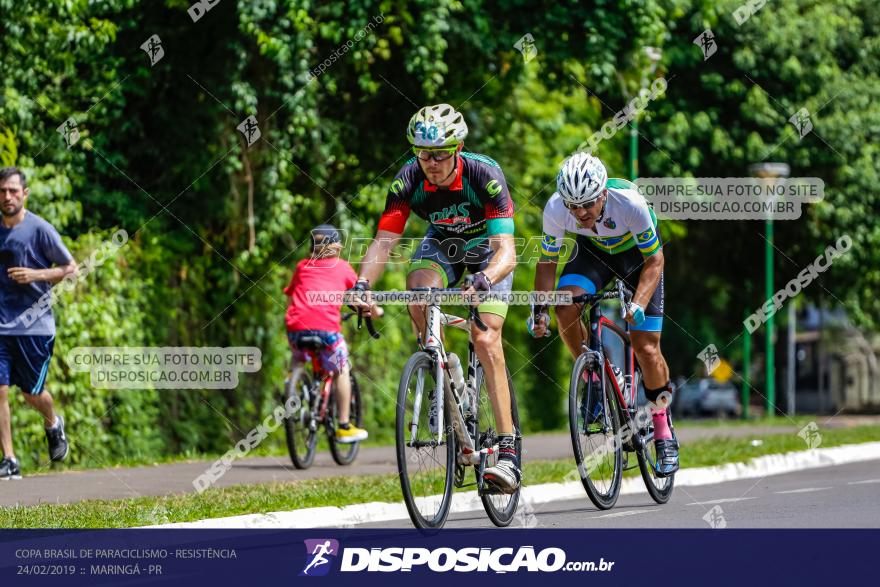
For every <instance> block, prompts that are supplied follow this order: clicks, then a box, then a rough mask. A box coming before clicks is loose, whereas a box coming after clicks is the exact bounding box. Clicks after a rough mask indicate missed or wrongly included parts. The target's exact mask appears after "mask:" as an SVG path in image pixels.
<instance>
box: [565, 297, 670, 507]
mask: <svg viewBox="0 0 880 587" xmlns="http://www.w3.org/2000/svg"><path fill="white" fill-rule="evenodd" d="M615 298H617V299H618V300H619V301H620V304H621V314H622V315H625V313H626V307H627V306H628V305H629V301H630V299H632V294H631V292H629V291H628V290H627V289H626V287H625V286H624V284H623V282H621V281H619V280H618V281H617V283H616V286H615V287H614V288H613V289H611V290H609V291H607V292H604V293H598V294H583V295H580V296H573V298H572V302H573V303H577V304H583V307H582V308H581V313H582V315H583V312H584V311H585V310H586V309H587V308H589V329H590V330H589V333H590V337H589V344H586V343H584V347H583V352H582V353H581V355H580V356H579V357H578V358H577V360H576V361H575V363H574V368H573V369H572V373H571V382H570V384H569V395H568V421H569V430H570V432H571V444H572V448H573V449H574V458H575V462H576V463H577V468H578V472H579V474H580V478H581V482H582V483H583V485H584V489H586V491H587V495H588V496H589V497H590V501H592V502H593V503H594V504H595V505H596V507H597V508H599V509H602V510H606V509H609V508H611V507H613V506H614V504H615V503H616V502H617V497H618V495H619V494H620V485H621V481H622V478H623V471H624V470H625V469H631V468H634V467H635V465H633V466H629V455H630V454H631V453H635V456H636V459H637V461H638V467H639V470H640V471H641V474H642V479H643V480H644V482H645V486H646V487H647V489H648V493H649V494H650V495H651V497H652V498H653V499H654V501H656V502H657V503H660V504H663V503H666V502H667V501H669V498H670V496H671V495H672V487H673V484H674V481H675V480H674V475H673V476H669V477H658V476H657V474H656V465H657V451H656V448H655V445H654V424H653V420H652V418H651V413H650V410H649V409H648V407H647V406H643V407H641V408H640V407H639V406H638V401H637V398H638V390H639V386H640V385H642V372H641V369H640V368H639V365H638V362H637V361H636V359H635V356H634V353H633V349H632V345H631V343H630V338H629V325H628V324H627V325H626V326H625V327H624V328H621V327H620V326H618V325H617V324H615V323H614V322H613V321H612V320H609V319H608V318H606V317H605V316H603V315H602V314H601V310H600V308H599V302H601V301H602V300H610V299H615ZM603 329H607V330H609V331H611V332H612V333H613V334H614V335H615V336H617V337H618V338H620V340H621V341H622V342H623V349H624V370H623V372H620V371H619V370H618V369H617V368H616V367H615V366H614V365H613V364H612V363H611V361H610V360H609V358H608V356H607V353H606V352H605V350H604V349H603V346H602V331H603Z"/></svg>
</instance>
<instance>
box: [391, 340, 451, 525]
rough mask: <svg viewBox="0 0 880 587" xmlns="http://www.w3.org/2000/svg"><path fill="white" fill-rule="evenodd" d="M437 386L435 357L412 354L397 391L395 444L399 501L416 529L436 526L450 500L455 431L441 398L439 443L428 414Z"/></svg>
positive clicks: (446, 512) (445, 511) (418, 353)
mask: <svg viewBox="0 0 880 587" xmlns="http://www.w3.org/2000/svg"><path fill="white" fill-rule="evenodd" d="M438 388H439V386H438V385H437V365H436V362H435V360H434V357H433V356H432V355H430V354H428V353H427V352H424V351H419V352H417V353H415V354H413V355H412V356H411V357H410V358H409V360H408V361H407V362H406V365H405V366H404V368H403V375H402V377H401V378H400V387H399V388H398V390H397V425H396V438H397V442H396V444H397V470H398V472H399V474H400V488H401V490H402V492H403V501H404V503H405V504H406V509H407V511H408V512H409V517H410V519H411V520H412V522H413V524H414V525H415V527H416V528H441V527H442V526H443V524H445V523H446V518H447V516H448V515H449V507H450V505H451V503H452V478H453V474H454V470H455V468H454V459H455V435H454V433H453V432H452V427H451V426H450V425H449V422H450V419H449V413H448V410H446V408H445V402H441V405H442V406H444V407H443V410H444V427H443V428H444V429H443V431H442V434H441V435H440V442H439V444H438V443H437V434H436V433H432V431H431V425H430V423H429V418H428V409H429V406H430V403H431V402H432V401H434V394H435V393H438V391H440V390H439V389H438ZM441 393H442V392H441Z"/></svg>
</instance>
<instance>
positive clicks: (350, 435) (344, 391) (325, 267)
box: [284, 224, 367, 444]
mask: <svg viewBox="0 0 880 587" xmlns="http://www.w3.org/2000/svg"><path fill="white" fill-rule="evenodd" d="M341 250H342V242H341V238H340V236H339V231H337V230H336V228H334V227H333V226H331V225H329V224H321V225H319V226H316V227H315V228H314V229H312V251H311V255H310V256H309V257H306V258H305V259H302V260H301V261H300V262H299V263H297V265H296V270H295V271H294V274H293V276H292V277H291V279H290V284H288V286H287V287H286V288H284V293H286V294H287V295H288V296H289V297H290V305H289V306H288V308H287V314H286V316H285V322H286V323H287V339H288V341H289V342H290V348H291V350H292V351H293V354H294V360H295V361H296V362H297V363H298V364H302V363H304V361H305V356H304V352H303V350H302V349H300V348H298V346H297V343H298V341H299V339H300V338H301V337H306V336H309V337H315V336H317V337H320V338H321V339H322V340H323V341H324V347H323V348H322V349H321V350H320V351H319V352H318V353H319V361H320V364H321V368H322V369H324V370H325V371H327V372H328V373H331V374H332V375H333V382H334V387H335V388H336V394H335V395H336V407H337V413H338V415H339V422H338V428H337V429H336V442H341V443H344V444H350V443H353V442H359V441H361V440H364V439H366V438H367V431H366V430H364V429H362V428H358V427H357V426H355V425H354V424H352V423H351V422H350V421H349V419H350V414H349V411H350V407H351V380H350V379H349V369H350V365H349V361H348V346H347V345H346V344H345V338H344V337H343V335H342V332H341V325H342V317H341V315H340V308H341V304H329V303H328V302H329V301H330V300H326V299H325V300H320V302H319V303H311V302H310V300H309V295H308V294H309V293H310V292H332V293H334V294H335V293H337V292H338V293H341V292H344V291H345V290H347V289H349V288H351V287H352V286H353V285H354V284H355V282H356V281H357V274H356V273H355V271H354V269H352V267H351V265H349V264H348V262H347V261H345V260H344V259H340V258H339V252H340V251H341ZM325 295H330V294H325Z"/></svg>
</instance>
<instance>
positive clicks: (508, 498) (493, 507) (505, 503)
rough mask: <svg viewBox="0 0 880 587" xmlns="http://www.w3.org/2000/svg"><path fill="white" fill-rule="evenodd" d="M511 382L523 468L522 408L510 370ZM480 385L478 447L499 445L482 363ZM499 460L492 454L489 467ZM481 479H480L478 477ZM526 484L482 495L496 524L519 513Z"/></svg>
mask: <svg viewBox="0 0 880 587" xmlns="http://www.w3.org/2000/svg"><path fill="white" fill-rule="evenodd" d="M507 385H508V389H510V411H511V415H512V416H513V432H514V434H515V435H516V461H517V464H518V466H519V467H520V469H522V429H521V428H520V425H519V410H518V409H517V407H516V393H514V391H513V380H512V379H511V378H510V371H509V370H508V371H507ZM476 387H477V389H478V390H479V397H478V399H477V402H478V403H477V421H478V425H479V427H478V428H477V430H479V443H478V445H477V446H476V447H475V448H476V449H477V450H480V449H482V448H488V447H491V446H496V445H497V444H498V427H497V426H496V424H495V412H493V411H492V402H491V401H490V399H489V387H488V385H487V383H486V378H485V373H484V372H483V367H482V365H481V366H479V367H477V375H476ZM497 462H498V455H497V453H496V454H492V455H490V456H489V458H488V460H487V461H486V468H487V469H488V468H489V467H492V466H494V465H495V464H496V463H497ZM474 472H475V473H476V474H477V475H478V476H479V474H480V471H479V468H475V469H474ZM477 481H478V482H479V479H477ZM521 489H522V485H520V487H519V488H518V489H517V490H516V491H515V492H513V493H510V494H504V493H500V492H497V493H484V494H483V495H481V496H480V500H481V501H482V502H483V508H484V509H485V510H486V515H488V516H489V519H490V520H492V523H493V524H495V525H496V526H501V527H504V526H508V525H510V522H511V521H512V520H513V516H514V514H515V513H516V506H517V505H518V504H519V493H520V490H521Z"/></svg>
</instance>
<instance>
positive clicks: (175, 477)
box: [0, 416, 880, 506]
mask: <svg viewBox="0 0 880 587" xmlns="http://www.w3.org/2000/svg"><path fill="white" fill-rule="evenodd" d="M821 421H822V418H821V417H817V422H820V425H823V424H821ZM878 422H880V417H878V416H837V417H835V418H834V419H833V421H832V422H830V423H829V424H828V426H829V427H832V426H833V427H852V426H857V425H861V424H876V423H878ZM797 431H798V428H797V427H796V426H785V425H782V426H768V425H760V426H750V425H731V426H698V425H689V426H687V427H684V426H682V427H680V428H679V429H678V430H677V434H678V437H679V439H680V440H681V441H682V442H690V441H694V440H702V439H706V438H713V437H716V438H719V439H722V438H725V437H730V438H733V437H744V436H745V437H748V436H762V435H767V434H786V433H792V434H796V433H797ZM74 448H75V447H74ZM523 450H524V453H525V454H524V458H526V459H529V460H554V459H567V458H571V455H572V452H571V451H572V449H571V439H570V437H569V435H568V434H567V433H553V434H533V435H529V436H527V437H526V438H525V439H524V443H523ZM213 462H214V461H213V460H205V461H194V462H184V463H170V464H162V465H154V466H143V467H130V468H122V467H119V468H113V469H93V470H86V471H64V472H59V473H46V474H30V475H29V474H28V471H23V473H24V475H25V477H24V479H22V480H21V481H5V482H0V506H14V505H22V506H24V505H35V504H39V503H71V502H77V501H81V500H84V499H122V498H131V497H140V496H147V495H150V496H156V495H167V494H172V493H188V492H192V491H194V488H193V484H192V483H193V480H194V479H195V478H197V477H198V476H199V475H201V474H202V473H204V472H205V470H206V469H208V467H210V465H211V463H213ZM396 472H397V463H396V459H395V456H394V447H391V446H384V447H369V446H367V447H363V448H362V449H361V451H360V454H359V455H358V458H357V461H356V462H355V463H354V464H353V465H352V466H350V467H340V466H338V465H336V464H335V463H334V462H333V460H332V459H331V458H330V454H329V452H327V451H324V452H323V453H321V452H319V453H318V455H317V456H316V457H315V464H314V465H313V466H312V467H311V468H310V469H308V470H306V471H298V470H296V469H294V468H293V465H292V464H291V462H290V459H289V458H288V457H286V456H284V457H280V456H279V457H251V458H244V459H240V460H237V461H235V462H234V463H233V466H232V468H231V469H230V470H229V471H228V472H227V473H226V474H225V475H224V476H223V477H222V478H220V480H219V481H218V482H217V483H216V486H218V487H225V486H229V485H239V484H254V483H267V482H272V481H279V482H285V481H298V480H302V479H314V478H320V477H334V476H349V475H372V474H380V473H396Z"/></svg>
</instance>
